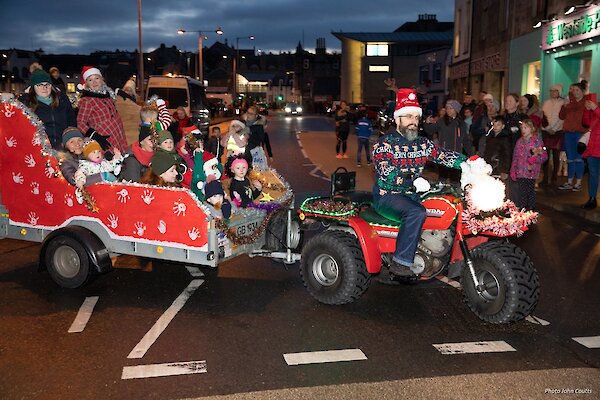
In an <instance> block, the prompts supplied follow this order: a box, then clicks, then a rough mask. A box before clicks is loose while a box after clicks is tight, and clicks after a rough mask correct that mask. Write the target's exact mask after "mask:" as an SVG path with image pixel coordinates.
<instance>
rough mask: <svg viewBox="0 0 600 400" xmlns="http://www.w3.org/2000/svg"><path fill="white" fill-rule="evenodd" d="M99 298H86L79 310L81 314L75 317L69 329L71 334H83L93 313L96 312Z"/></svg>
mask: <svg viewBox="0 0 600 400" xmlns="http://www.w3.org/2000/svg"><path fill="white" fill-rule="evenodd" d="M98 298H99V296H92V297H86V298H85V300H84V302H83V304H82V305H81V307H80V308H79V312H78V313H77V316H76V317H75V320H74V321H73V323H72V324H71V327H70V328H69V331H68V332H69V333H78V332H83V330H84V329H85V326H86V325H87V323H88V321H89V320H90V318H91V316H92V312H93V311H94V307H95V306H96V303H97V302H98Z"/></svg>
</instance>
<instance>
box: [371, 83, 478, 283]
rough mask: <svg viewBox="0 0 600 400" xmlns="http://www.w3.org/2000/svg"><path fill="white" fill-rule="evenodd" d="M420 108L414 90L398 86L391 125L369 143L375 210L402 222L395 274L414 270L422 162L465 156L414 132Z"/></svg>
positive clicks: (456, 163)
mask: <svg viewBox="0 0 600 400" xmlns="http://www.w3.org/2000/svg"><path fill="white" fill-rule="evenodd" d="M422 112H423V111H422V109H421V106H420V105H419V101H418V99H417V94H416V92H415V91H414V90H413V89H399V90H398V92H397V93H396V109H395V111H394V120H395V122H396V130H395V131H393V132H391V133H388V134H386V135H385V136H382V137H381V138H380V139H379V141H378V142H377V143H376V144H375V146H374V147H373V164H374V165H375V172H376V176H375V185H374V187H373V205H374V207H375V210H376V211H377V212H378V213H379V214H381V215H382V216H384V217H386V218H388V219H390V220H393V221H400V220H402V221H403V223H402V226H401V228H400V231H399V232H398V237H397V239H396V250H395V252H394V254H393V257H392V261H391V264H390V272H391V273H393V274H394V275H398V276H411V275H414V273H413V272H412V270H411V268H414V267H418V266H414V262H415V252H416V249H417V243H418V242H419V237H420V236H421V228H422V226H423V223H424V222H425V217H426V210H425V207H423V205H422V204H421V203H420V202H418V195H416V194H417V192H424V191H427V190H429V188H430V186H429V182H427V181H426V180H425V179H424V178H422V177H421V174H422V173H423V169H424V167H425V163H426V162H427V161H428V160H430V161H433V162H435V163H437V164H440V165H442V166H444V167H448V168H456V169H460V168H461V163H463V162H464V161H465V160H466V156H464V155H463V154H460V153H456V152H453V151H448V150H445V149H442V148H440V147H439V146H437V145H436V144H434V143H433V142H432V141H431V140H429V139H427V138H426V137H423V136H419V122H420V120H421V115H422Z"/></svg>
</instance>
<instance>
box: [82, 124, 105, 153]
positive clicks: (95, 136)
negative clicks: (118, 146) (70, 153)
mask: <svg viewBox="0 0 600 400" xmlns="http://www.w3.org/2000/svg"><path fill="white" fill-rule="evenodd" d="M85 136H87V137H89V138H90V139H92V140H95V141H96V142H98V144H99V145H100V147H102V150H108V149H110V147H111V145H110V143H109V142H108V138H109V137H110V135H108V136H104V135H101V134H99V133H98V132H97V131H96V130H94V129H92V128H90V129H88V130H87V132H86V133H85Z"/></svg>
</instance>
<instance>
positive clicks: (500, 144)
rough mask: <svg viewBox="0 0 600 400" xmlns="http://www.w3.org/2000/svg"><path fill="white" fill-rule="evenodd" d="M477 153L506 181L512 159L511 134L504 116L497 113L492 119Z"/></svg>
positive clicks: (495, 173) (493, 172) (493, 171)
mask: <svg viewBox="0 0 600 400" xmlns="http://www.w3.org/2000/svg"><path fill="white" fill-rule="evenodd" d="M477 154H478V155H479V156H480V157H483V159H484V160H485V161H486V162H487V163H488V164H490V165H491V166H492V168H493V170H492V175H497V176H499V177H500V179H502V180H503V181H506V179H507V178H508V172H509V171H510V164H511V161H512V159H511V149H510V134H509V133H508V131H507V130H506V125H505V124H504V117H503V116H501V115H496V116H495V117H494V118H493V119H492V127H491V129H490V130H489V131H488V132H487V133H486V134H485V135H483V136H482V137H481V139H480V140H479V149H478V153H477Z"/></svg>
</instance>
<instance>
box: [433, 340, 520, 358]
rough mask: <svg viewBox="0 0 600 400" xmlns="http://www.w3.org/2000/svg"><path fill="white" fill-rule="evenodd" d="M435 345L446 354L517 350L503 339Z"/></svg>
mask: <svg viewBox="0 0 600 400" xmlns="http://www.w3.org/2000/svg"><path fill="white" fill-rule="evenodd" d="M433 347H435V348H436V349H437V350H438V351H439V352H440V353H442V354H445V355H448V354H473V353H502V352H506V351H517V350H516V349H515V348H514V347H512V346H511V345H510V344H508V343H506V342H505V341H503V340H498V341H491V342H463V343H441V344H434V345H433Z"/></svg>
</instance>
